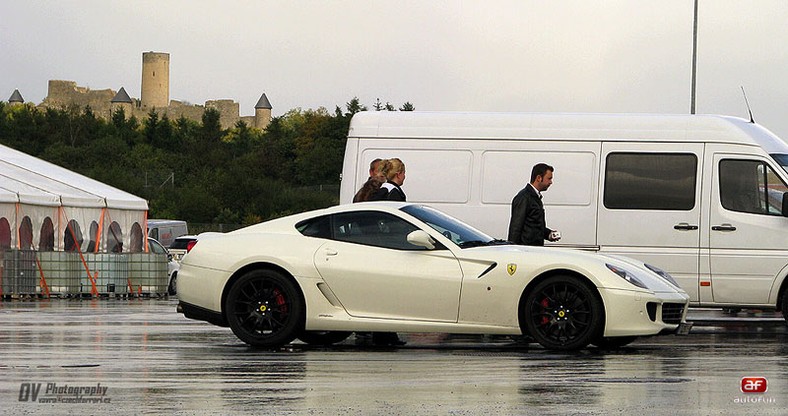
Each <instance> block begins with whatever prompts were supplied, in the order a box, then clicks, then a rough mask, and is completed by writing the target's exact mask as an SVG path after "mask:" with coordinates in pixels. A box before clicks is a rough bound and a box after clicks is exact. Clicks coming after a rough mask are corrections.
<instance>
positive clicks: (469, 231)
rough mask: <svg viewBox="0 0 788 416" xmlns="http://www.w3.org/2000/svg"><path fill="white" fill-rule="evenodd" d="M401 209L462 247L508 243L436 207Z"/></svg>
mask: <svg viewBox="0 0 788 416" xmlns="http://www.w3.org/2000/svg"><path fill="white" fill-rule="evenodd" d="M401 209H402V211H404V212H407V213H408V214H410V215H412V216H414V217H416V218H418V219H419V220H421V221H422V222H424V223H426V224H427V225H429V226H430V227H432V229H434V230H435V231H437V232H439V233H441V234H443V236H444V237H446V238H448V239H450V240H451V241H452V242H454V244H457V245H458V246H460V248H470V247H478V246H486V245H495V244H508V242H506V241H502V240H496V239H494V238H492V237H490V236H489V235H487V234H485V233H483V232H481V231H479V230H477V229H475V228H473V227H471V226H470V225H468V224H465V223H463V222H461V221H460V220H458V219H456V218H453V217H450V216H449V215H446V214H444V213H443V212H440V211H438V210H436V209H434V208H430V207H427V206H423V205H408V206H405V207H402V208H401Z"/></svg>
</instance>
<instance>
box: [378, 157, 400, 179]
mask: <svg viewBox="0 0 788 416" xmlns="http://www.w3.org/2000/svg"><path fill="white" fill-rule="evenodd" d="M404 171H405V164H404V163H402V161H401V160H399V159H398V158H396V157H395V158H393V159H386V160H384V161H383V169H382V172H383V175H384V176H385V177H386V179H387V180H392V179H394V177H395V176H397V174H398V173H401V172H404Z"/></svg>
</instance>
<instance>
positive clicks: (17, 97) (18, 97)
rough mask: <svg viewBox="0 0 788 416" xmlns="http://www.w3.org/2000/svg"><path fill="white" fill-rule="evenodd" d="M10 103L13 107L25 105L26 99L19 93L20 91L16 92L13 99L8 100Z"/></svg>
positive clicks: (12, 95)
mask: <svg viewBox="0 0 788 416" xmlns="http://www.w3.org/2000/svg"><path fill="white" fill-rule="evenodd" d="M8 103H9V104H11V105H20V104H24V103H25V99H24V98H22V94H20V93H19V90H14V92H13V93H12V94H11V98H9V99H8Z"/></svg>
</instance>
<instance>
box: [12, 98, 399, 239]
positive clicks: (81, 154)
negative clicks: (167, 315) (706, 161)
mask: <svg viewBox="0 0 788 416" xmlns="http://www.w3.org/2000/svg"><path fill="white" fill-rule="evenodd" d="M374 109H375V110H378V111H391V110H395V109H394V107H393V106H392V105H391V104H389V103H386V104H381V103H380V101H379V100H378V102H376V103H375V106H374ZM366 110H367V109H366V107H365V106H363V105H362V104H361V103H360V102H359V100H358V99H357V98H353V99H352V100H350V101H349V102H348V103H346V104H345V108H344V109H342V108H340V107H339V106H337V107H336V109H335V110H334V112H333V113H331V112H329V111H328V110H326V109H325V108H319V109H317V110H311V109H310V110H302V109H300V108H297V109H293V110H290V111H288V112H287V113H286V114H284V115H282V116H280V117H274V118H273V119H272V120H271V124H270V125H269V126H268V128H267V129H266V130H265V131H261V130H258V129H254V128H252V127H249V126H248V125H247V124H246V123H244V122H242V121H241V122H238V123H237V124H236V125H235V126H233V127H232V128H229V129H222V128H221V125H220V123H219V113H218V112H217V111H215V110H212V109H207V110H206V111H205V113H204V114H203V117H202V121H201V122H195V121H191V120H188V119H185V118H180V119H177V120H170V119H168V118H167V117H166V116H160V115H159V114H157V113H156V112H151V113H149V114H148V117H147V118H146V119H144V120H138V119H136V118H134V117H131V118H129V119H127V118H126V116H125V114H123V112H122V111H118V112H116V113H114V114H113V115H112V117H111V119H110V120H105V119H103V118H101V117H97V116H96V115H95V114H94V113H93V112H92V111H91V109H90V108H89V107H85V108H79V107H69V108H62V109H52V108H49V109H41V108H38V107H35V106H32V105H29V104H26V105H9V104H8V103H5V102H0V143H1V144H3V145H5V146H9V147H12V148H14V149H17V150H20V151H23V152H25V153H27V154H30V155H32V156H36V157H38V158H41V159H44V160H47V161H49V162H51V163H54V164H57V165H60V166H63V167H65V168H67V169H71V170H73V171H75V172H78V173H80V174H83V175H85V176H88V177H91V178H93V179H96V180H98V181H101V182H104V183H106V184H109V185H111V186H114V187H116V188H119V189H122V190H124V191H126V192H129V193H132V194H134V195H137V196H139V197H142V198H145V199H147V200H148V203H149V217H150V218H175V219H184V220H186V221H188V222H190V223H218V224H244V225H246V224H253V223H256V222H259V221H263V220H267V219H271V218H275V217H279V216H283V215H287V214H291V213H296V212H301V211H306V210H310V209H317V208H322V207H327V206H331V205H334V204H336V203H338V189H339V177H340V172H341V170H342V159H343V157H344V151H345V141H346V139H347V137H346V135H347V131H348V126H349V123H350V119H351V117H352V116H353V114H355V113H357V112H359V111H366ZM400 110H402V111H410V110H413V105H412V104H410V103H405V104H404V105H403V106H402V107H400Z"/></svg>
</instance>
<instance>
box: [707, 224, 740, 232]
mask: <svg viewBox="0 0 788 416" xmlns="http://www.w3.org/2000/svg"><path fill="white" fill-rule="evenodd" d="M711 229H712V230H714V231H736V227H734V226H732V225H730V224H722V225H715V226H713V227H711Z"/></svg>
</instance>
